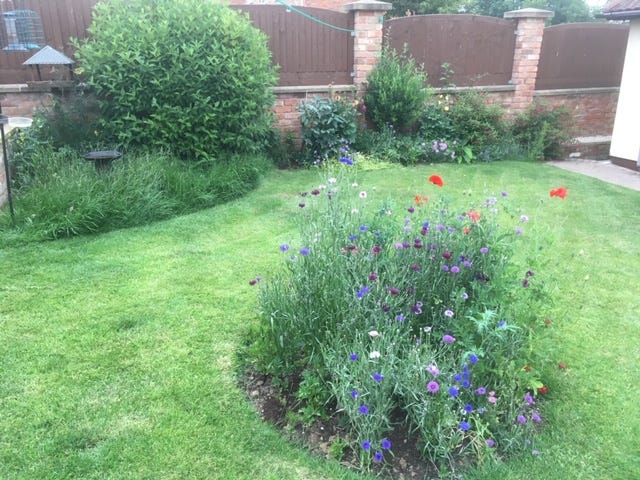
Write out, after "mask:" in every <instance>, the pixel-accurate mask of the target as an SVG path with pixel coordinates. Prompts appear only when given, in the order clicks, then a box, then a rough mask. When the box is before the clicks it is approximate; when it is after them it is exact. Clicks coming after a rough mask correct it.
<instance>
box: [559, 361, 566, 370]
mask: <svg viewBox="0 0 640 480" xmlns="http://www.w3.org/2000/svg"><path fill="white" fill-rule="evenodd" d="M558 368H559V369H560V370H564V369H565V368H567V364H566V363H564V362H560V363H559V364H558Z"/></svg>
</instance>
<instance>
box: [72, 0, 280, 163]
mask: <svg viewBox="0 0 640 480" xmlns="http://www.w3.org/2000/svg"><path fill="white" fill-rule="evenodd" d="M88 31H89V33H90V36H89V38H88V39H87V40H86V41H84V42H82V43H81V44H80V45H79V49H78V52H77V57H78V59H79V61H80V65H81V68H82V71H83V75H84V77H85V79H86V82H87V84H88V86H89V88H90V89H91V91H92V92H93V93H94V94H95V96H96V99H97V101H98V105H99V107H100V119H99V136H100V138H102V139H105V141H113V142H115V143H117V144H122V145H125V146H127V147H140V148H146V149H149V150H154V149H162V148H166V147H167V146H170V147H171V149H172V151H173V152H174V153H176V154H177V155H179V156H180V157H183V158H185V159H191V158H199V159H201V158H211V157H213V156H216V154H218V153H219V152H222V151H236V152H255V151H257V150H258V149H260V148H262V147H263V146H264V143H265V140H266V137H267V136H268V134H269V130H270V128H271V110H270V109H271V106H272V102H273V94H272V91H271V87H273V86H274V85H275V82H276V74H275V71H274V68H273V67H272V65H271V62H270V52H269V49H268V47H267V44H266V38H265V35H264V34H263V33H261V32H260V31H259V30H257V29H255V28H254V27H253V26H252V25H251V22H250V21H249V20H248V18H247V17H246V16H245V15H242V14H241V13H238V12H236V11H234V10H231V9H230V8H229V7H228V6H224V5H222V4H218V3H214V2H202V1H199V0H152V1H149V0H130V1H128V0H113V1H109V2H99V3H98V4H97V5H96V6H95V8H94V17H93V22H92V24H91V26H90V27H89V29H88Z"/></svg>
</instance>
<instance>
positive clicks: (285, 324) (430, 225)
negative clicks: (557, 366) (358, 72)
mask: <svg viewBox="0 0 640 480" xmlns="http://www.w3.org/2000/svg"><path fill="white" fill-rule="evenodd" d="M355 168H357V164H356V166H345V165H341V164H336V165H332V164H329V165H328V169H327V171H326V173H325V181H324V182H323V185H322V186H320V187H318V188H314V189H313V190H312V191H311V194H310V195H309V194H305V193H303V194H302V197H303V198H304V200H303V202H302V203H300V204H299V205H300V206H301V207H303V208H302V209H301V213H300V218H299V225H300V236H299V242H300V244H299V245H300V247H296V248H294V249H293V250H294V253H290V250H291V246H290V245H288V244H283V245H281V247H280V250H281V251H282V252H283V255H284V256H285V259H286V267H285V269H284V270H283V271H279V272H277V273H276V274H275V275H274V277H273V278H272V279H269V280H267V281H263V282H262V283H261V285H262V288H261V291H260V300H259V301H260V310H261V312H262V317H261V318H262V328H261V334H260V336H259V338H258V341H257V345H258V346H257V347H256V351H258V352H260V356H259V357H257V360H258V361H259V366H260V368H262V369H264V370H265V371H268V372H269V373H271V374H273V375H276V376H279V377H281V378H286V377H287V376H289V375H290V373H291V372H293V371H296V370H298V369H300V368H302V369H303V370H304V371H305V381H304V382H303V385H301V387H300V390H301V391H302V393H300V391H299V393H298V396H299V397H300V396H302V397H303V398H305V399H312V401H311V402H310V405H311V408H310V409H309V410H307V411H304V412H303V413H304V415H305V417H307V418H308V417H311V418H313V417H314V416H315V415H316V414H317V412H318V411H320V409H319V406H320V405H321V404H322V405H326V404H327V403H328V401H327V400H325V399H327V398H333V399H334V400H335V402H337V410H338V411H339V412H341V413H342V416H343V418H342V421H343V422H344V423H345V424H346V425H348V427H349V429H348V432H349V439H350V441H351V445H352V448H354V450H356V451H357V452H359V458H360V460H361V464H362V466H363V468H365V469H368V468H370V464H371V461H376V460H379V459H380V457H382V456H384V455H385V453H384V450H385V449H389V448H391V447H390V446H389V445H388V444H387V442H386V440H385V439H386V438H388V437H389V436H390V433H391V432H392V430H393V429H394V420H393V418H394V414H396V415H397V414H398V413H400V416H401V417H405V416H406V418H407V425H406V426H407V427H408V429H409V430H410V431H416V432H417V434H418V435H419V436H420V437H421V441H422V442H423V443H422V444H423V445H424V448H423V454H424V456H425V458H427V459H429V460H431V461H432V462H434V463H436V464H439V465H444V466H446V467H452V466H455V465H456V464H457V462H458V461H459V460H460V458H461V457H469V458H471V459H476V460H477V459H479V458H482V457H484V456H487V455H489V456H490V455H493V453H492V452H494V451H497V452H501V453H502V454H508V453H512V452H513V451H515V450H519V449H521V448H523V447H525V439H529V438H530V436H531V434H532V428H531V425H532V424H535V423H537V422H538V420H539V418H540V417H539V413H538V410H537V407H534V404H533V403H532V402H530V401H529V399H531V400H533V393H534V390H532V386H535V385H541V384H540V383H539V378H538V377H536V376H535V373H531V372H525V373H526V374H525V373H523V367H524V366H525V365H526V364H527V363H528V362H530V361H532V360H531V359H532V358H533V354H532V351H531V339H532V335H533V331H532V330H531V329H529V325H530V324H531V322H532V320H533V319H535V318H536V313H537V312H535V311H533V310H532V309H531V308H530V307H531V304H529V303H528V296H527V295H526V294H525V293H527V292H533V291H534V290H532V289H530V287H531V284H532V283H533V275H534V273H533V272H527V273H526V274H523V273H522V272H515V273H516V274H517V275H524V276H525V278H526V280H527V283H526V285H525V284H524V283H523V282H521V281H520V280H519V279H518V278H517V277H516V279H515V280H514V279H512V277H511V276H510V274H512V273H513V271H512V268H513V267H510V266H509V265H510V264H513V249H514V248H515V247H516V244H517V241H518V240H517V238H518V237H517V231H516V232H515V233H513V232H514V230H513V225H514V224H515V225H519V224H520V223H521V222H524V221H528V219H527V218H525V219H523V218H519V219H517V218H515V217H516V215H515V214H511V213H510V212H511V211H512V210H511V209H510V207H509V206H508V204H507V203H506V200H505V199H504V197H503V200H502V201H498V200H497V199H496V198H495V197H490V198H489V199H487V200H486V201H485V202H484V203H483V204H482V206H481V207H479V208H477V209H475V208H474V207H471V206H466V205H465V210H462V211H463V212H464V211H466V213H463V214H460V210H459V207H458V209H457V208H452V207H451V205H450V204H449V203H448V202H447V201H446V200H444V199H443V200H441V201H437V200H433V199H431V200H429V201H428V202H427V199H426V197H425V196H423V195H418V196H416V197H415V198H412V199H411V205H412V206H411V207H410V208H408V209H399V210H397V211H398V213H394V212H396V208H395V207H394V204H393V202H391V201H389V200H387V201H383V202H381V204H380V205H369V203H368V202H369V200H368V194H367V191H366V190H361V189H362V185H361V184H358V183H356V182H354V180H355V175H356V173H355V172H354V169H355ZM355 187H357V190H354V188H355ZM466 203H467V201H465V204H466ZM503 204H504V205H503ZM407 212H408V213H407ZM502 222H504V223H506V224H507V225H508V226H509V227H508V228H504V227H503V226H501V225H500V223H502ZM518 230H519V229H518ZM520 268H522V267H520ZM535 281H536V282H538V281H539V279H538V278H536V279H535ZM514 289H515V290H516V291H517V293H512V290H514ZM523 290H526V292H525V293H521V292H522V291H523ZM536 291H538V290H536ZM539 291H540V292H544V289H543V288H541V289H539ZM527 307H529V308H528V309H527ZM432 382H433V383H432ZM434 384H437V385H435V386H434ZM321 389H322V390H323V392H321V391H320V390H321ZM318 398H319V399H322V400H323V402H322V403H321V402H318V401H317V400H314V399H318ZM498 398H499V402H498ZM518 415H526V421H525V422H522V421H521V420H517V416H518ZM527 422H528V425H526V427H523V426H522V425H523V424H524V423H527ZM488 440H489V441H491V442H493V443H492V445H490V446H488V445H487V443H486V442H487V441H488ZM493 444H495V445H498V447H497V449H494V446H493ZM385 445H386V446H385Z"/></svg>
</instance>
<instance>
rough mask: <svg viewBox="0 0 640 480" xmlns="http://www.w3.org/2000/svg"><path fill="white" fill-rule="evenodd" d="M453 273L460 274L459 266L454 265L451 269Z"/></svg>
mask: <svg viewBox="0 0 640 480" xmlns="http://www.w3.org/2000/svg"><path fill="white" fill-rule="evenodd" d="M451 273H454V274H455V273H460V267H459V266H457V265H454V266H453V267H451Z"/></svg>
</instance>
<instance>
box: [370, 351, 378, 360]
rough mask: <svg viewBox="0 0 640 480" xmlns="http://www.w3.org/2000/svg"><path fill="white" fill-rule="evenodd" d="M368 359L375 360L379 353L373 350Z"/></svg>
mask: <svg viewBox="0 0 640 480" xmlns="http://www.w3.org/2000/svg"><path fill="white" fill-rule="evenodd" d="M369 358H370V359H371V360H375V359H376V358H380V352H379V351H377V350H374V351H373V352H371V353H370V354H369Z"/></svg>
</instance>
